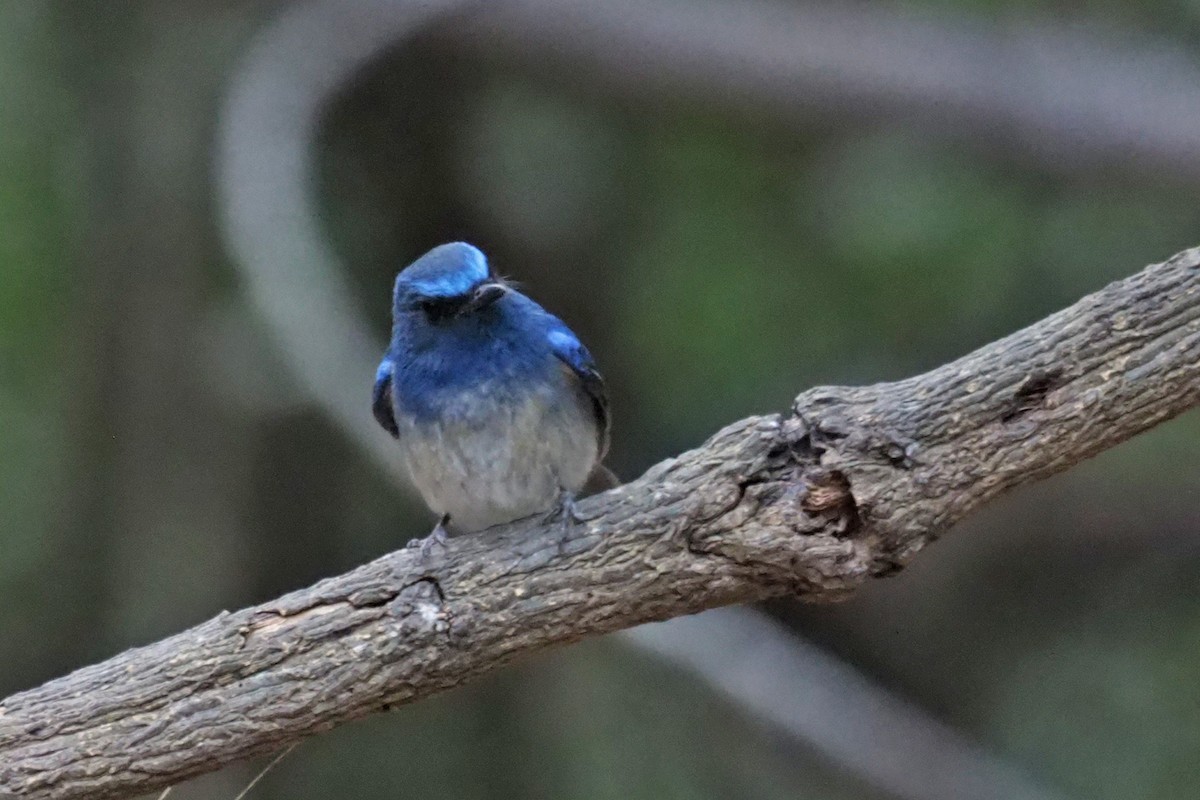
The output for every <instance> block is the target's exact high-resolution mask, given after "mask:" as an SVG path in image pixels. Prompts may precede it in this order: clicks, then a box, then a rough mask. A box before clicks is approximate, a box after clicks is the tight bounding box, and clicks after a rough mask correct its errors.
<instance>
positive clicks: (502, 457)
mask: <svg viewBox="0 0 1200 800" xmlns="http://www.w3.org/2000/svg"><path fill="white" fill-rule="evenodd" d="M585 403H586V401H584V400H583V399H582V398H577V397H574V396H571V395H569V394H564V393H563V392H561V390H560V391H553V390H552V389H551V388H550V387H546V388H544V389H532V390H530V391H528V392H523V393H522V397H521V398H520V399H514V398H513V397H512V396H511V394H510V393H507V392H499V391H493V390H492V389H491V388H489V387H488V386H486V385H484V386H478V387H474V388H472V389H470V390H469V391H467V392H464V393H462V394H461V395H459V396H456V397H452V398H447V399H446V401H445V403H444V405H443V408H442V413H441V414H439V416H438V417H437V418H436V419H433V420H429V419H423V420H420V421H419V422H417V421H415V420H413V419H411V418H408V417H406V416H405V415H403V414H401V415H400V417H399V418H398V419H397V422H398V423H399V425H400V437H399V438H400V444H401V446H402V448H403V451H404V457H405V461H406V463H407V465H408V470H409V474H410V475H411V477H412V481H413V484H414V485H415V486H416V487H417V490H418V491H420V493H421V495H422V497H423V498H424V499H425V502H426V503H427V504H428V505H429V507H430V508H431V509H433V510H434V511H435V512H437V513H439V514H449V515H450V520H451V527H452V528H453V529H454V530H457V531H464V532H465V531H474V530H480V529H482V528H486V527H488V526H491V525H496V524H499V523H501V522H509V521H511V520H514V519H519V518H521V517H525V516H529V515H530V514H535V513H537V512H539V511H545V510H548V509H550V508H552V507H553V506H554V504H555V502H556V500H557V499H558V495H559V493H560V491H562V490H564V489H565V490H567V491H570V492H577V491H579V490H580V489H581V488H582V487H583V485H584V483H585V482H586V481H587V478H588V475H589V474H590V472H591V470H592V468H593V467H594V466H595V464H596V460H597V458H598V452H597V448H598V445H597V440H596V424H595V420H594V417H593V416H592V411H591V409H590V408H588V407H586V404H585Z"/></svg>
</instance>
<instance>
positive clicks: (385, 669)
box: [0, 249, 1200, 800]
mask: <svg viewBox="0 0 1200 800" xmlns="http://www.w3.org/2000/svg"><path fill="white" fill-rule="evenodd" d="M1197 403H1200V249H1194V250H1189V251H1186V252H1183V253H1180V254H1179V255H1177V256H1175V257H1174V258H1172V259H1171V260H1170V261H1168V262H1166V263H1163V264H1157V265H1153V266H1151V267H1148V268H1146V269H1145V270H1143V271H1142V272H1140V273H1138V274H1137V275H1134V276H1132V277H1130V278H1128V279H1126V280H1123V281H1119V282H1117V283H1114V284H1112V285H1110V286H1108V287H1107V288H1105V289H1103V290H1101V291H1099V292H1097V293H1096V294H1093V295H1090V296H1088V297H1086V298H1084V299H1083V300H1081V301H1079V302H1078V303H1076V304H1075V305H1073V306H1071V307H1070V308H1068V309H1065V310H1063V311H1060V312H1059V313H1057V314H1054V315H1052V316H1050V317H1048V318H1046V319H1044V320H1042V321H1041V322H1039V323H1037V324H1035V325H1033V326H1030V327H1029V328H1026V329H1025V330H1022V331H1020V332H1018V333H1015V334H1013V335H1011V336H1009V337H1007V338H1005V339H1002V340H1000V341H998V342H994V343H992V344H990V345H988V346H986V347H983V348H981V349H979V350H977V351H975V352H974V353H971V354H970V355H967V356H965V357H964V358H961V359H959V360H957V361H955V362H952V363H950V364H947V365H945V366H942V367H939V368H937V369H935V370H932V371H930V372H928V373H925V374H923V375H919V376H916V377H914V378H909V379H907V380H903V381H899V382H896V383H889V384H878V385H874V386H867V387H859V388H843V387H838V388H817V389H812V390H810V391H807V392H805V393H803V394H801V395H800V396H799V397H798V398H796V401H795V404H794V405H793V408H792V409H791V410H790V411H789V412H788V413H784V414H772V415H768V416H761V417H750V418H747V419H743V420H740V421H738V422H735V423H733V424H732V425H729V426H728V427H726V428H725V429H723V430H721V431H719V432H718V433H717V434H715V435H714V436H713V437H712V438H711V439H709V440H708V441H707V442H705V443H704V444H703V445H701V446H700V447H698V448H697V449H695V450H692V451H689V452H687V453H684V454H682V455H680V456H678V457H677V458H672V459H668V460H666V461H664V462H662V463H661V464H658V465H657V466H655V467H653V468H652V469H650V470H649V471H648V472H647V473H646V474H645V475H643V476H642V477H641V478H639V479H637V480H636V481H633V482H632V483H629V484H626V485H625V486H622V487H619V488H617V489H614V490H612V491H609V492H606V493H604V494H602V495H599V496H597V497H594V498H590V499H588V500H586V501H584V502H583V503H582V504H581V507H580V508H581V511H582V513H583V514H585V515H586V516H587V517H588V518H589V520H588V521H587V522H584V523H581V524H579V525H577V526H575V527H574V528H573V529H571V530H569V531H566V532H565V531H564V529H563V528H562V527H561V526H560V525H558V524H553V525H549V526H547V525H543V524H541V523H540V522H538V521H536V520H527V521H521V522H517V523H514V524H512V525H507V526H502V527H498V528H494V529H490V530H488V531H485V532H483V533H480V534H476V535H471V536H466V537H463V538H459V539H454V540H451V542H450V544H449V546H448V547H447V548H446V549H444V550H435V551H434V553H433V554H432V555H431V556H430V557H429V558H427V559H425V560H422V559H421V558H420V556H419V555H418V554H417V551H415V550H400V551H398V552H395V553H392V554H389V555H386V556H384V557H382V558H379V559H377V560H375V561H373V562H371V563H369V564H366V565H364V566H362V567H359V568H358V569H356V570H354V571H352V572H349V573H347V574H345V575H340V576H337V577H334V578H329V579H327V580H324V581H321V582H320V583H318V584H316V585H315V586H312V587H310V588H307V589H304V590H301V591H297V592H293V593H292V594H289V595H286V596H284V597H281V598H279V599H278V600H275V601H273V602H270V603H266V604H264V605H260V606H257V607H254V608H247V609H243V610H241V611H237V612H234V613H228V612H224V613H221V614H220V615H218V616H217V617H215V618H214V619H211V620H209V621H208V622H205V623H203V624H201V625H198V626H197V627H195V628H192V629H191V630H188V631H185V632H183V633H180V634H178V635H176V636H173V637H171V638H169V639H165V640H163V641H160V642H157V643H155V644H152V645H149V646H147V647H142V648H138V649H135V650H130V651H127V652H125V653H122V654H121V655H118V656H116V657H114V658H112V659H110V660H108V661H106V662H104V663H101V664H97V665H95V666H91V667H87V668H85V669H81V670H79V671H77V672H75V673H73V674H71V675H68V676H66V677H63V678H60V679H57V680H54V681H51V682H50V683H47V684H45V685H43V686H41V687H38V688H36V689H32V690H29V691H26V692H22V693H20V694H16V695H13V696H12V697H9V698H8V699H6V700H4V701H3V703H0V794H2V793H8V794H10V795H16V796H19V797H22V798H38V799H39V800H42V799H45V800H49V799H50V798H110V797H128V796H132V795H136V794H140V793H145V792H149V791H152V790H154V789H158V788H161V787H164V786H167V785H169V784H172V783H175V782H177V781H180V780H182V779H184V778H187V777H190V776H193V775H196V774H199V773H202V772H205V771H208V770H213V769H216V768H218V767H220V766H222V765H224V764H227V763H229V762H231V761H234V760H237V759H242V758H247V757H249V756H253V755H256V754H261V753H265V752H268V751H271V750H274V749H278V748H280V747H282V746H284V745H286V744H288V743H290V742H293V741H296V740H297V739H300V738H302V737H305V736H309V735H312V734H314V733H317V732H319V731H322V730H326V729H328V728H331V727H333V726H335V725H338V724H339V723H342V722H345V721H347V720H351V719H354V718H356V717H361V716H363V715H365V714H369V713H372V712H374V711H381V710H386V709H388V708H390V707H392V706H394V705H397V704H400V703H407V702H412V701H414V700H418V699H420V698H422V697H426V696H429V695H431V694H433V693H435V692H439V691H442V690H444V689H448V688H451V687H453V686H457V685H459V684H461V683H463V682H465V681H468V680H470V679H472V678H473V677H475V676H477V675H480V674H482V673H484V672H488V671H490V670H493V669H496V668H497V667H500V666H502V665H504V664H506V663H507V662H509V661H511V660H512V659H513V658H515V657H517V656H519V655H524V654H527V653H530V652H533V651H536V650H539V649H541V648H544V647H547V646H550V645H555V644H562V643H566V642H571V641H574V640H577V639H580V638H582V637H584V636H590V635H596V634H600V633H605V632H608V631H613V630H617V629H620V628H627V627H630V626H633V625H637V624H639V623H642V622H648V621H651V620H661V619H666V618H668V617H674V616H679V615H682V614H690V613H694V612H697V611H701V610H704V609H707V608H712V607H714V606H720V605H726V604H731V603H743V602H747V601H753V600H759V599H763V598H766V597H771V596H777V595H785V594H790V595H797V596H799V597H801V598H803V599H807V600H813V601H827V600H836V599H839V598H842V597H845V596H846V595H847V594H849V593H850V592H853V591H854V590H855V589H856V588H857V587H858V586H860V585H861V584H862V583H863V582H864V581H866V580H867V579H868V578H871V577H875V576H880V575H886V574H889V573H891V572H894V571H895V570H897V569H899V568H901V567H902V566H903V565H904V564H906V563H907V562H908V560H909V559H910V558H911V557H912V556H913V555H914V554H915V553H917V551H919V550H920V549H921V548H922V547H924V545H925V544H926V543H928V542H929V541H931V540H933V539H935V538H936V537H937V536H938V535H939V534H941V533H942V532H943V531H945V530H946V529H947V528H948V527H949V526H950V525H952V524H953V523H955V522H956V521H958V520H959V519H961V518H962V517H963V516H965V515H966V514H968V513H970V512H971V511H972V510H973V509H975V508H977V507H978V506H979V505H981V504H982V503H984V502H986V501H987V500H989V499H990V498H992V497H994V496H995V495H997V494H999V493H1000V492H1002V491H1004V490H1006V489H1009V488H1011V487H1013V486H1016V485H1018V484H1021V483H1024V482H1027V481H1031V480H1036V479H1039V478H1043V477H1045V476H1047V475H1050V474H1052V473H1055V472H1058V471H1061V470H1063V469H1066V468H1067V467H1069V466H1071V465H1072V464H1074V463H1076V462H1078V461H1080V460H1082V459H1084V458H1087V457H1088V456H1091V455H1093V454H1095V453H1097V452H1099V451H1101V450H1103V449H1105V448H1107V447H1111V446H1112V445H1114V444H1116V443H1118V442H1121V441H1123V440H1125V439H1128V438H1129V437H1131V436H1133V435H1134V434H1136V433H1138V432H1140V431H1143V430H1145V429H1147V428H1150V427H1152V426H1154V425H1156V424H1157V423H1159V422H1162V421H1163V420H1165V419H1168V418H1169V417H1172V416H1174V415H1176V414H1179V413H1180V412H1182V411H1184V410H1186V409H1188V408H1190V407H1192V406H1194V405H1196V404H1197Z"/></svg>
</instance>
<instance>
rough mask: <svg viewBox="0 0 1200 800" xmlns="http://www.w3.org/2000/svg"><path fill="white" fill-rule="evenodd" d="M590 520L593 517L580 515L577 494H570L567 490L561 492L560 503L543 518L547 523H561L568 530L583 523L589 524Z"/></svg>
mask: <svg viewBox="0 0 1200 800" xmlns="http://www.w3.org/2000/svg"><path fill="white" fill-rule="evenodd" d="M590 519H591V517H585V516H584V515H583V514H581V513H579V506H578V504H576V502H575V493H574V492H568V491H567V490H566V489H563V490H562V491H561V492H559V495H558V503H557V504H556V505H555V506H554V508H553V509H551V510H550V511H549V513H547V514H546V516H545V517H544V518H543V520H544V521H545V522H546V523H551V522H561V523H562V524H563V526H564V527H565V528H567V529H568V530H570V529H571V528H573V527H575V526H576V525H578V524H580V523H582V522H588V521H589V520H590Z"/></svg>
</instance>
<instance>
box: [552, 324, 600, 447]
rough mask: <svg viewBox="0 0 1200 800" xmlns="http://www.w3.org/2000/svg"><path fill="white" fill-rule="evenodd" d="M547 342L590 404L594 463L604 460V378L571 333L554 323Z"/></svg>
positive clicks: (561, 325) (564, 327)
mask: <svg viewBox="0 0 1200 800" xmlns="http://www.w3.org/2000/svg"><path fill="white" fill-rule="evenodd" d="M555 322H556V323H558V324H556V325H554V326H552V327H551V329H550V332H549V333H548V334H547V338H548V339H549V341H550V349H551V350H552V351H553V352H554V355H555V357H557V358H558V360H559V361H561V362H562V363H563V364H564V365H565V366H566V367H567V369H566V372H567V374H568V375H569V376H571V377H572V378H573V379H574V380H576V381H578V383H579V387H580V388H581V389H582V390H583V392H584V394H585V395H587V398H588V400H590V401H591V403H592V411H593V413H595V415H596V442H597V444H598V446H599V450H598V455H597V460H599V459H602V458H604V454H605V453H607V452H608V430H609V426H610V424H611V419H610V417H609V410H608V390H607V389H606V388H605V387H604V378H602V377H601V376H600V373H599V371H597V369H596V362H595V361H594V360H593V359H592V354H591V353H589V352H588V349H587V348H586V347H584V346H583V343H582V342H580V341H579V337H577V336H576V335H575V334H574V333H572V332H571V329H570V328H568V327H567V326H566V325H564V324H562V323H561V322H559V321H558V320H555Z"/></svg>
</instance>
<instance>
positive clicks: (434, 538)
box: [408, 514, 450, 561]
mask: <svg viewBox="0 0 1200 800" xmlns="http://www.w3.org/2000/svg"><path fill="white" fill-rule="evenodd" d="M449 521H450V515H449V514H447V515H445V516H444V517H442V518H441V519H440V520H438V524H437V525H436V526H434V529H433V530H432V531H431V532H430V533H429V535H428V536H426V537H425V538H424V539H410V540H409V542H408V547H409V549H413V548H419V549H420V551H421V560H422V561H424V560H426V559H427V558H429V557H430V556H431V555H433V549H434V548H435V547H441V548H443V549H445V547H446V540H447V539H448V538H450V533H449V531H447V530H446V523H448V522H449Z"/></svg>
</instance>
